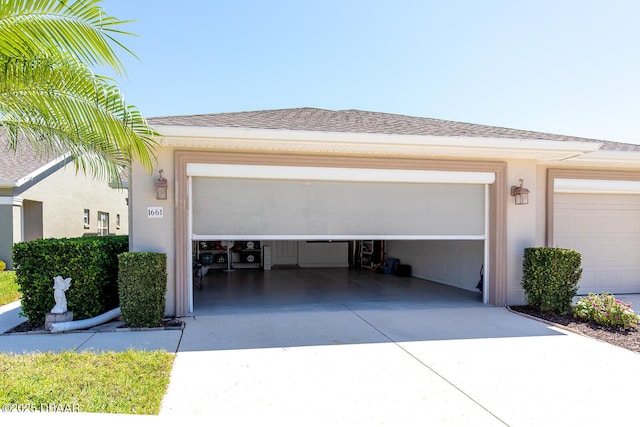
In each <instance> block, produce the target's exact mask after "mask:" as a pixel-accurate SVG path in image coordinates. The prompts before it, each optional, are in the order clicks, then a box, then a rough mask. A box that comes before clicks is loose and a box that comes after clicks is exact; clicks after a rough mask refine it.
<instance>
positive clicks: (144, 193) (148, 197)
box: [129, 147, 176, 316]
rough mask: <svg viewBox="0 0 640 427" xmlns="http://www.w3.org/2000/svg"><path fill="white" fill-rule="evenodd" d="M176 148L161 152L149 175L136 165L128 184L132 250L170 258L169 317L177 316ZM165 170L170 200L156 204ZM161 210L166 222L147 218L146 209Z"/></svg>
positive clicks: (167, 302)
mask: <svg viewBox="0 0 640 427" xmlns="http://www.w3.org/2000/svg"><path fill="white" fill-rule="evenodd" d="M173 152H174V149H173V148H166V147H165V148H162V149H160V150H158V158H157V167H156V168H155V169H154V171H153V175H149V173H147V172H146V171H145V170H144V169H143V168H142V167H141V166H140V164H138V163H136V164H134V166H133V168H132V171H131V179H130V183H129V209H130V219H129V220H130V222H129V225H130V233H129V236H130V237H129V250H130V251H135V252H159V253H165V254H167V294H166V309H165V312H166V314H167V315H170V316H171V315H173V314H174V313H175V307H174V298H175V256H176V254H175V245H174V241H175V240H174V212H175V211H174V200H175V199H174V183H175V180H174V171H173ZM160 169H163V171H164V173H163V177H164V178H166V179H167V182H168V184H169V187H168V189H167V200H157V199H156V193H155V187H154V182H155V181H156V180H157V179H158V177H159V175H158V170H160ZM149 207H162V208H163V210H164V216H163V218H148V217H147V208H149Z"/></svg>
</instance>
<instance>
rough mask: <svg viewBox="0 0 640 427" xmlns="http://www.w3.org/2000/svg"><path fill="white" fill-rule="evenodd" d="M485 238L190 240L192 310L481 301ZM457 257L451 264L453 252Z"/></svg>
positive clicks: (446, 304)
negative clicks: (457, 261) (192, 272)
mask: <svg viewBox="0 0 640 427" xmlns="http://www.w3.org/2000/svg"><path fill="white" fill-rule="evenodd" d="M483 246H484V242H482V241H474V240H469V241H465V240H456V241H406V240H404V241H400V240H393V241H386V240H353V241H329V240H327V241H324V240H314V241H306V240H300V241H297V240H270V241H204V240H202V241H194V243H193V260H194V275H193V285H194V293H193V297H194V311H195V312H196V313H197V314H213V313H218V314H223V313H225V310H231V311H237V310H238V309H239V308H240V309H247V310H251V311H259V310H261V309H263V310H268V311H277V310H293V309H295V307H309V306H314V307H321V306H325V308H328V307H330V306H333V307H335V306H336V304H337V305H338V306H340V305H344V306H346V307H349V308H366V307H371V308H373V307H376V306H378V305H385V304H388V303H393V304H396V305H397V304H401V305H402V306H403V307H411V308H427V307H452V306H457V307H459V306H461V305H462V306H475V305H482V304H483V296H482V293H481V292H480V290H479V289H478V282H479V281H480V279H481V274H482V271H481V269H482V263H483V259H484V253H483V250H484V247H483ZM455 257H457V258H458V259H460V262H459V263H457V264H456V265H457V266H456V268H451V267H450V265H451V261H450V259H451V258H455Z"/></svg>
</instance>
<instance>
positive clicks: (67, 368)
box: [0, 350, 175, 415]
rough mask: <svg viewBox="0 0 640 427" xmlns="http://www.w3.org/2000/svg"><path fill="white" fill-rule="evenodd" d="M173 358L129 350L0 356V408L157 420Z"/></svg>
mask: <svg viewBox="0 0 640 427" xmlns="http://www.w3.org/2000/svg"><path fill="white" fill-rule="evenodd" d="M174 357H175V356H174V355H173V354H170V353H166V352H164V351H153V352H146V351H134V350H128V351H126V352H118V353H116V352H106V353H92V352H81V353H76V352H71V351H67V352H63V353H27V354H2V353H0V405H2V407H3V408H7V410H10V409H11V407H12V405H15V406H16V410H18V409H19V408H22V410H31V411H38V412H40V411H43V408H44V410H45V411H46V410H48V411H51V408H53V410H58V411H64V410H66V411H67V412H99V413H117V414H147V415H156V414H158V413H159V411H160V404H161V403H162V398H163V396H164V394H165V392H166V389H167V386H168V385H169V376H170V373H171V368H172V365H173V360H174ZM19 405H21V406H20V407H19ZM52 405H53V406H52Z"/></svg>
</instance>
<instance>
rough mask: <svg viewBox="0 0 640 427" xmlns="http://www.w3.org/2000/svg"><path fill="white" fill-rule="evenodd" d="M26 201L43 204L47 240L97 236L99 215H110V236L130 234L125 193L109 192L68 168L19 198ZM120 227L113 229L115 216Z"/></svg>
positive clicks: (109, 190) (100, 183) (44, 231)
mask: <svg viewBox="0 0 640 427" xmlns="http://www.w3.org/2000/svg"><path fill="white" fill-rule="evenodd" d="M20 197H22V198H23V199H25V200H34V201H38V202H42V218H43V219H42V221H43V224H42V228H43V230H42V234H43V237H44V238H47V237H77V236H82V235H83V234H85V233H97V225H98V212H99V211H100V212H106V213H108V214H109V234H116V235H122V234H127V233H128V230H129V219H128V208H127V201H126V198H127V197H128V192H127V190H124V189H113V188H110V187H109V185H108V184H107V183H106V182H102V181H98V180H96V179H93V178H92V177H90V176H85V175H84V174H82V173H78V174H76V172H75V168H74V167H73V165H68V166H66V167H64V168H62V169H60V170H58V171H56V172H55V173H53V174H52V175H51V176H49V177H47V178H46V179H44V180H42V181H41V182H39V183H37V184H36V185H34V186H33V187H31V188H29V189H28V190H26V191H24V192H22V193H21V194H20ZM84 209H89V210H90V224H89V228H84V223H83V219H84ZM117 214H119V215H120V227H119V228H118V227H116V215H117Z"/></svg>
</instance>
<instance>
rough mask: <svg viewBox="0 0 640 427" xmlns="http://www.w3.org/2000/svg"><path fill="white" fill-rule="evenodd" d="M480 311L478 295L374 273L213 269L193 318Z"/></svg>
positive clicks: (198, 292)
mask: <svg viewBox="0 0 640 427" xmlns="http://www.w3.org/2000/svg"><path fill="white" fill-rule="evenodd" d="M389 305H393V307H394V309H403V308H430V307H432V308H447V307H467V306H468V307H481V306H483V303H482V296H481V294H480V293H477V292H470V291H466V290H463V289H459V288H455V287H452V286H446V285H441V284H437V283H434V282H430V281H426V280H422V279H417V278H413V277H397V276H395V275H388V274H377V273H373V272H371V271H369V270H362V271H356V270H350V269H346V268H335V269H333V268H322V269H274V270H269V271H262V270H256V269H238V270H235V271H233V272H224V271H222V270H210V271H209V272H208V274H207V275H206V276H204V277H203V289H202V290H200V289H198V288H197V287H196V288H194V314H195V315H207V314H231V313H237V312H238V311H245V310H246V311H248V312H254V313H260V312H273V311H288V312H290V311H302V310H309V309H313V310H317V309H323V310H336V311H337V310H362V309H375V308H383V307H388V306H389Z"/></svg>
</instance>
